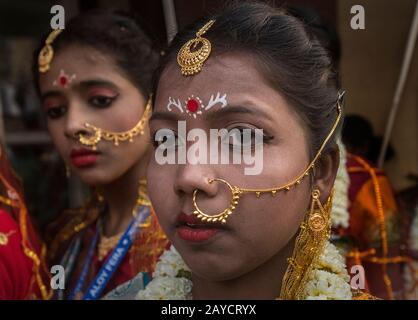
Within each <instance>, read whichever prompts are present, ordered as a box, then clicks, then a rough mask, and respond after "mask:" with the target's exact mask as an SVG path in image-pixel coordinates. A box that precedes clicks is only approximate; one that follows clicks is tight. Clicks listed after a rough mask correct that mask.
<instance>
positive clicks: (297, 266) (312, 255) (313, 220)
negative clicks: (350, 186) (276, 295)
mask: <svg viewBox="0 0 418 320" xmlns="http://www.w3.org/2000/svg"><path fill="white" fill-rule="evenodd" d="M332 194H333V192H331V195H330V196H329V198H328V200H327V202H326V204H325V206H323V205H322V204H321V201H320V195H321V193H320V191H319V190H318V189H314V190H313V191H312V193H311V206H310V210H309V212H308V214H307V216H306V217H305V220H304V221H303V222H302V224H301V226H300V232H299V234H298V236H297V238H296V242H295V247H294V249H293V255H292V257H291V258H289V259H288V263H289V265H288V268H287V270H286V273H285V275H284V277H283V281H282V288H281V292H280V299H283V300H299V299H302V298H303V295H304V290H305V286H306V283H307V282H308V278H309V273H310V271H311V270H312V268H313V265H314V264H315V262H316V261H317V259H318V258H319V255H320V253H321V251H322V248H323V247H324V245H325V243H326V241H327V240H328V239H329V237H330V234H331V219H330V217H331V208H332Z"/></svg>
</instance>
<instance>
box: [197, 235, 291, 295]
mask: <svg viewBox="0 0 418 320" xmlns="http://www.w3.org/2000/svg"><path fill="white" fill-rule="evenodd" d="M294 241H295V239H292V241H289V243H288V244H287V245H286V247H285V248H283V249H282V250H280V252H278V253H277V254H276V255H275V256H273V257H272V258H271V259H270V260H268V261H267V262H265V263H264V264H263V265H261V266H259V267H258V268H257V269H255V270H253V271H251V272H249V273H247V274H245V275H243V276H241V277H239V278H236V279H233V280H227V281H220V282H213V281H208V280H205V279H202V278H199V277H197V276H196V275H194V274H193V275H192V281H193V299H196V300H231V299H251V300H259V299H265V300H274V299H277V298H278V297H279V295H280V288H281V283H282V279H283V277H284V274H285V272H286V269H287V266H288V263H287V258H289V257H291V255H292V251H293V247H294Z"/></svg>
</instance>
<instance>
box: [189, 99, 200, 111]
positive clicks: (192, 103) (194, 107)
mask: <svg viewBox="0 0 418 320" xmlns="http://www.w3.org/2000/svg"><path fill="white" fill-rule="evenodd" d="M186 107H187V110H189V111H190V112H196V111H197V109H199V102H198V101H197V100H195V99H189V100H188V101H187V104H186Z"/></svg>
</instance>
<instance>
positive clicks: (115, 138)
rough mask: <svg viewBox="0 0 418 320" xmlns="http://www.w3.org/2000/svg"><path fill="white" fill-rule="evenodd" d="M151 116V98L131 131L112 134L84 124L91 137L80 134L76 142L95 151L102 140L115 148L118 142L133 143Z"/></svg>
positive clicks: (142, 132)
mask: <svg viewBox="0 0 418 320" xmlns="http://www.w3.org/2000/svg"><path fill="white" fill-rule="evenodd" d="M150 115H151V97H150V98H149V99H148V102H147V105H146V107H145V111H144V114H143V115H142V117H141V119H140V120H139V121H138V123H137V124H136V125H135V127H133V128H132V129H130V130H128V131H124V132H112V131H107V130H105V129H102V128H98V127H96V126H94V125H92V124H90V123H86V124H85V127H86V128H87V129H90V130H92V131H93V134H92V135H89V134H82V133H80V134H79V135H78V140H79V141H80V143H81V144H82V145H85V146H88V147H91V148H92V149H93V150H96V148H97V144H98V143H99V142H100V141H101V140H102V139H103V140H106V141H110V142H113V143H114V145H115V146H118V145H119V142H124V141H129V142H133V138H134V137H135V136H137V135H142V134H144V129H145V125H146V124H147V122H148V120H149V117H150Z"/></svg>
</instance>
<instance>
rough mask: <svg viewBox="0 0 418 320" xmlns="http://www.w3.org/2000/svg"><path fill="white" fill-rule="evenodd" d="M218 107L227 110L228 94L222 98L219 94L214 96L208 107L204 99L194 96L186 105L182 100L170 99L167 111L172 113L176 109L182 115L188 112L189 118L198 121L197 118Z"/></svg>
mask: <svg viewBox="0 0 418 320" xmlns="http://www.w3.org/2000/svg"><path fill="white" fill-rule="evenodd" d="M216 105H220V108H225V107H226V106H227V105H228V102H227V100H226V93H224V94H223V95H222V96H221V94H220V93H219V92H218V93H217V94H216V95H214V94H212V95H211V96H210V99H209V102H208V104H207V105H206V106H205V105H204V103H203V101H202V99H200V98H199V97H198V96H194V95H191V96H189V97H188V98H187V100H185V101H184V105H183V104H182V103H181V101H180V99H174V98H172V97H169V98H168V104H167V110H168V111H170V112H171V111H173V109H172V108H173V107H174V108H176V109H178V110H179V111H180V112H181V113H183V112H186V113H187V114H188V115H189V116H192V117H193V118H195V119H196V117H197V116H198V115H201V114H202V113H203V111H207V110H209V109H211V108H212V107H214V106H216Z"/></svg>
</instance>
